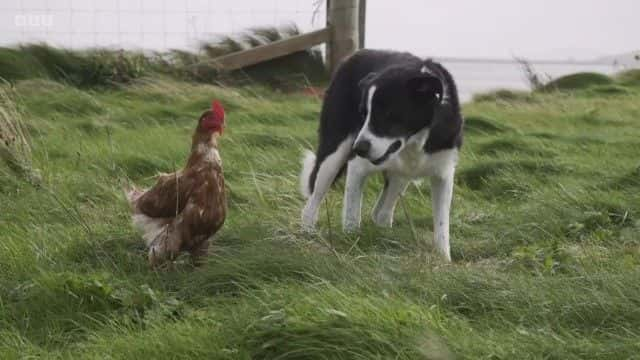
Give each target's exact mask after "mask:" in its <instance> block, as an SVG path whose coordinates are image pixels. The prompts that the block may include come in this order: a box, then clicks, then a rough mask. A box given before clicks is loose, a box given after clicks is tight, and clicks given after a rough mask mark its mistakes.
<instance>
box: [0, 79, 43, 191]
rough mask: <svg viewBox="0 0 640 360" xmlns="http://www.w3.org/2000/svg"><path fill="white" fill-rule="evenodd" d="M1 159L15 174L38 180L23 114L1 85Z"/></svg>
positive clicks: (34, 180) (29, 179) (33, 180)
mask: <svg viewBox="0 0 640 360" xmlns="http://www.w3.org/2000/svg"><path fill="white" fill-rule="evenodd" d="M0 159H1V160H2V161H3V162H4V164H5V165H6V166H7V167H8V168H9V169H10V170H11V171H13V172H14V173H15V174H17V175H19V176H21V177H24V178H26V179H27V180H28V181H30V182H38V181H39V179H40V175H39V172H38V171H37V170H36V169H35V168H34V167H33V161H32V156H31V146H30V144H29V140H28V138H27V133H26V131H25V129H24V124H23V121H22V115H21V114H20V112H19V111H18V109H17V107H16V105H15V102H14V100H13V99H12V97H11V95H10V94H9V92H8V91H7V90H6V89H5V88H4V87H2V86H0Z"/></svg>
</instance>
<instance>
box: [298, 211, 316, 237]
mask: <svg viewBox="0 0 640 360" xmlns="http://www.w3.org/2000/svg"><path fill="white" fill-rule="evenodd" d="M316 220H317V218H316V215H315V214H312V213H311V212H310V211H308V210H307V209H306V208H305V209H304V210H302V219H301V224H302V231H304V232H308V233H312V232H314V231H315V230H316Z"/></svg>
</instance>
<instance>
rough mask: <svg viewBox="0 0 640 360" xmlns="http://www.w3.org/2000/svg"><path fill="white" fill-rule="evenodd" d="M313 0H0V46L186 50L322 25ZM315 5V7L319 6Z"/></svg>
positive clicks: (320, 12)
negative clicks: (273, 29)
mask: <svg viewBox="0 0 640 360" xmlns="http://www.w3.org/2000/svg"><path fill="white" fill-rule="evenodd" d="M319 3H320V2H319V1H318V0H234V1H224V0H106V1H105V0H103V1H100V0H2V1H0V45H5V46H6V45H15V44H19V43H32V42H46V43H48V44H51V45H55V46H62V47H69V48H87V47H114V48H125V49H133V48H137V49H150V50H165V49H169V48H176V49H189V48H193V47H195V46H196V45H197V44H199V43H201V42H205V41H210V40H214V39H215V38H216V36H219V35H222V34H225V35H229V34H231V35H233V34H238V33H240V32H242V31H243V30H246V29H248V28H252V27H261V26H288V25H292V24H295V25H296V26H297V27H298V28H300V29H301V31H303V32H306V31H310V30H315V29H319V28H322V27H323V26H324V25H325V19H326V14H325V11H324V8H323V7H321V6H319ZM319 10H320V11H319Z"/></svg>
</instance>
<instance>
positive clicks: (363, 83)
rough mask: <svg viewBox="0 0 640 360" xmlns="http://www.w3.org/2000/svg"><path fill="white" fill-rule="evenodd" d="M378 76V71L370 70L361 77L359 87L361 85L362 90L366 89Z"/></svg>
mask: <svg viewBox="0 0 640 360" xmlns="http://www.w3.org/2000/svg"><path fill="white" fill-rule="evenodd" d="M376 76H378V73H375V72H370V73H368V74H367V76H365V77H363V78H362V79H360V81H358V87H360V90H366V89H367V88H368V87H369V85H371V82H372V80H373V79H374V78H375V77H376Z"/></svg>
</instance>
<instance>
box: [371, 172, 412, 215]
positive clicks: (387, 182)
mask: <svg viewBox="0 0 640 360" xmlns="http://www.w3.org/2000/svg"><path fill="white" fill-rule="evenodd" d="M408 183H409V180H408V179H407V178H404V177H402V176H397V175H395V176H394V175H391V174H388V173H385V174H384V189H383V190H382V192H381V193H380V197H379V198H378V202H377V203H376V207H375V208H374V209H373V222H375V223H376V225H378V226H384V227H391V226H392V225H393V213H394V211H395V207H396V203H397V202H398V198H400V195H402V193H403V192H404V190H405V189H406V188H407V184H408Z"/></svg>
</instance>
